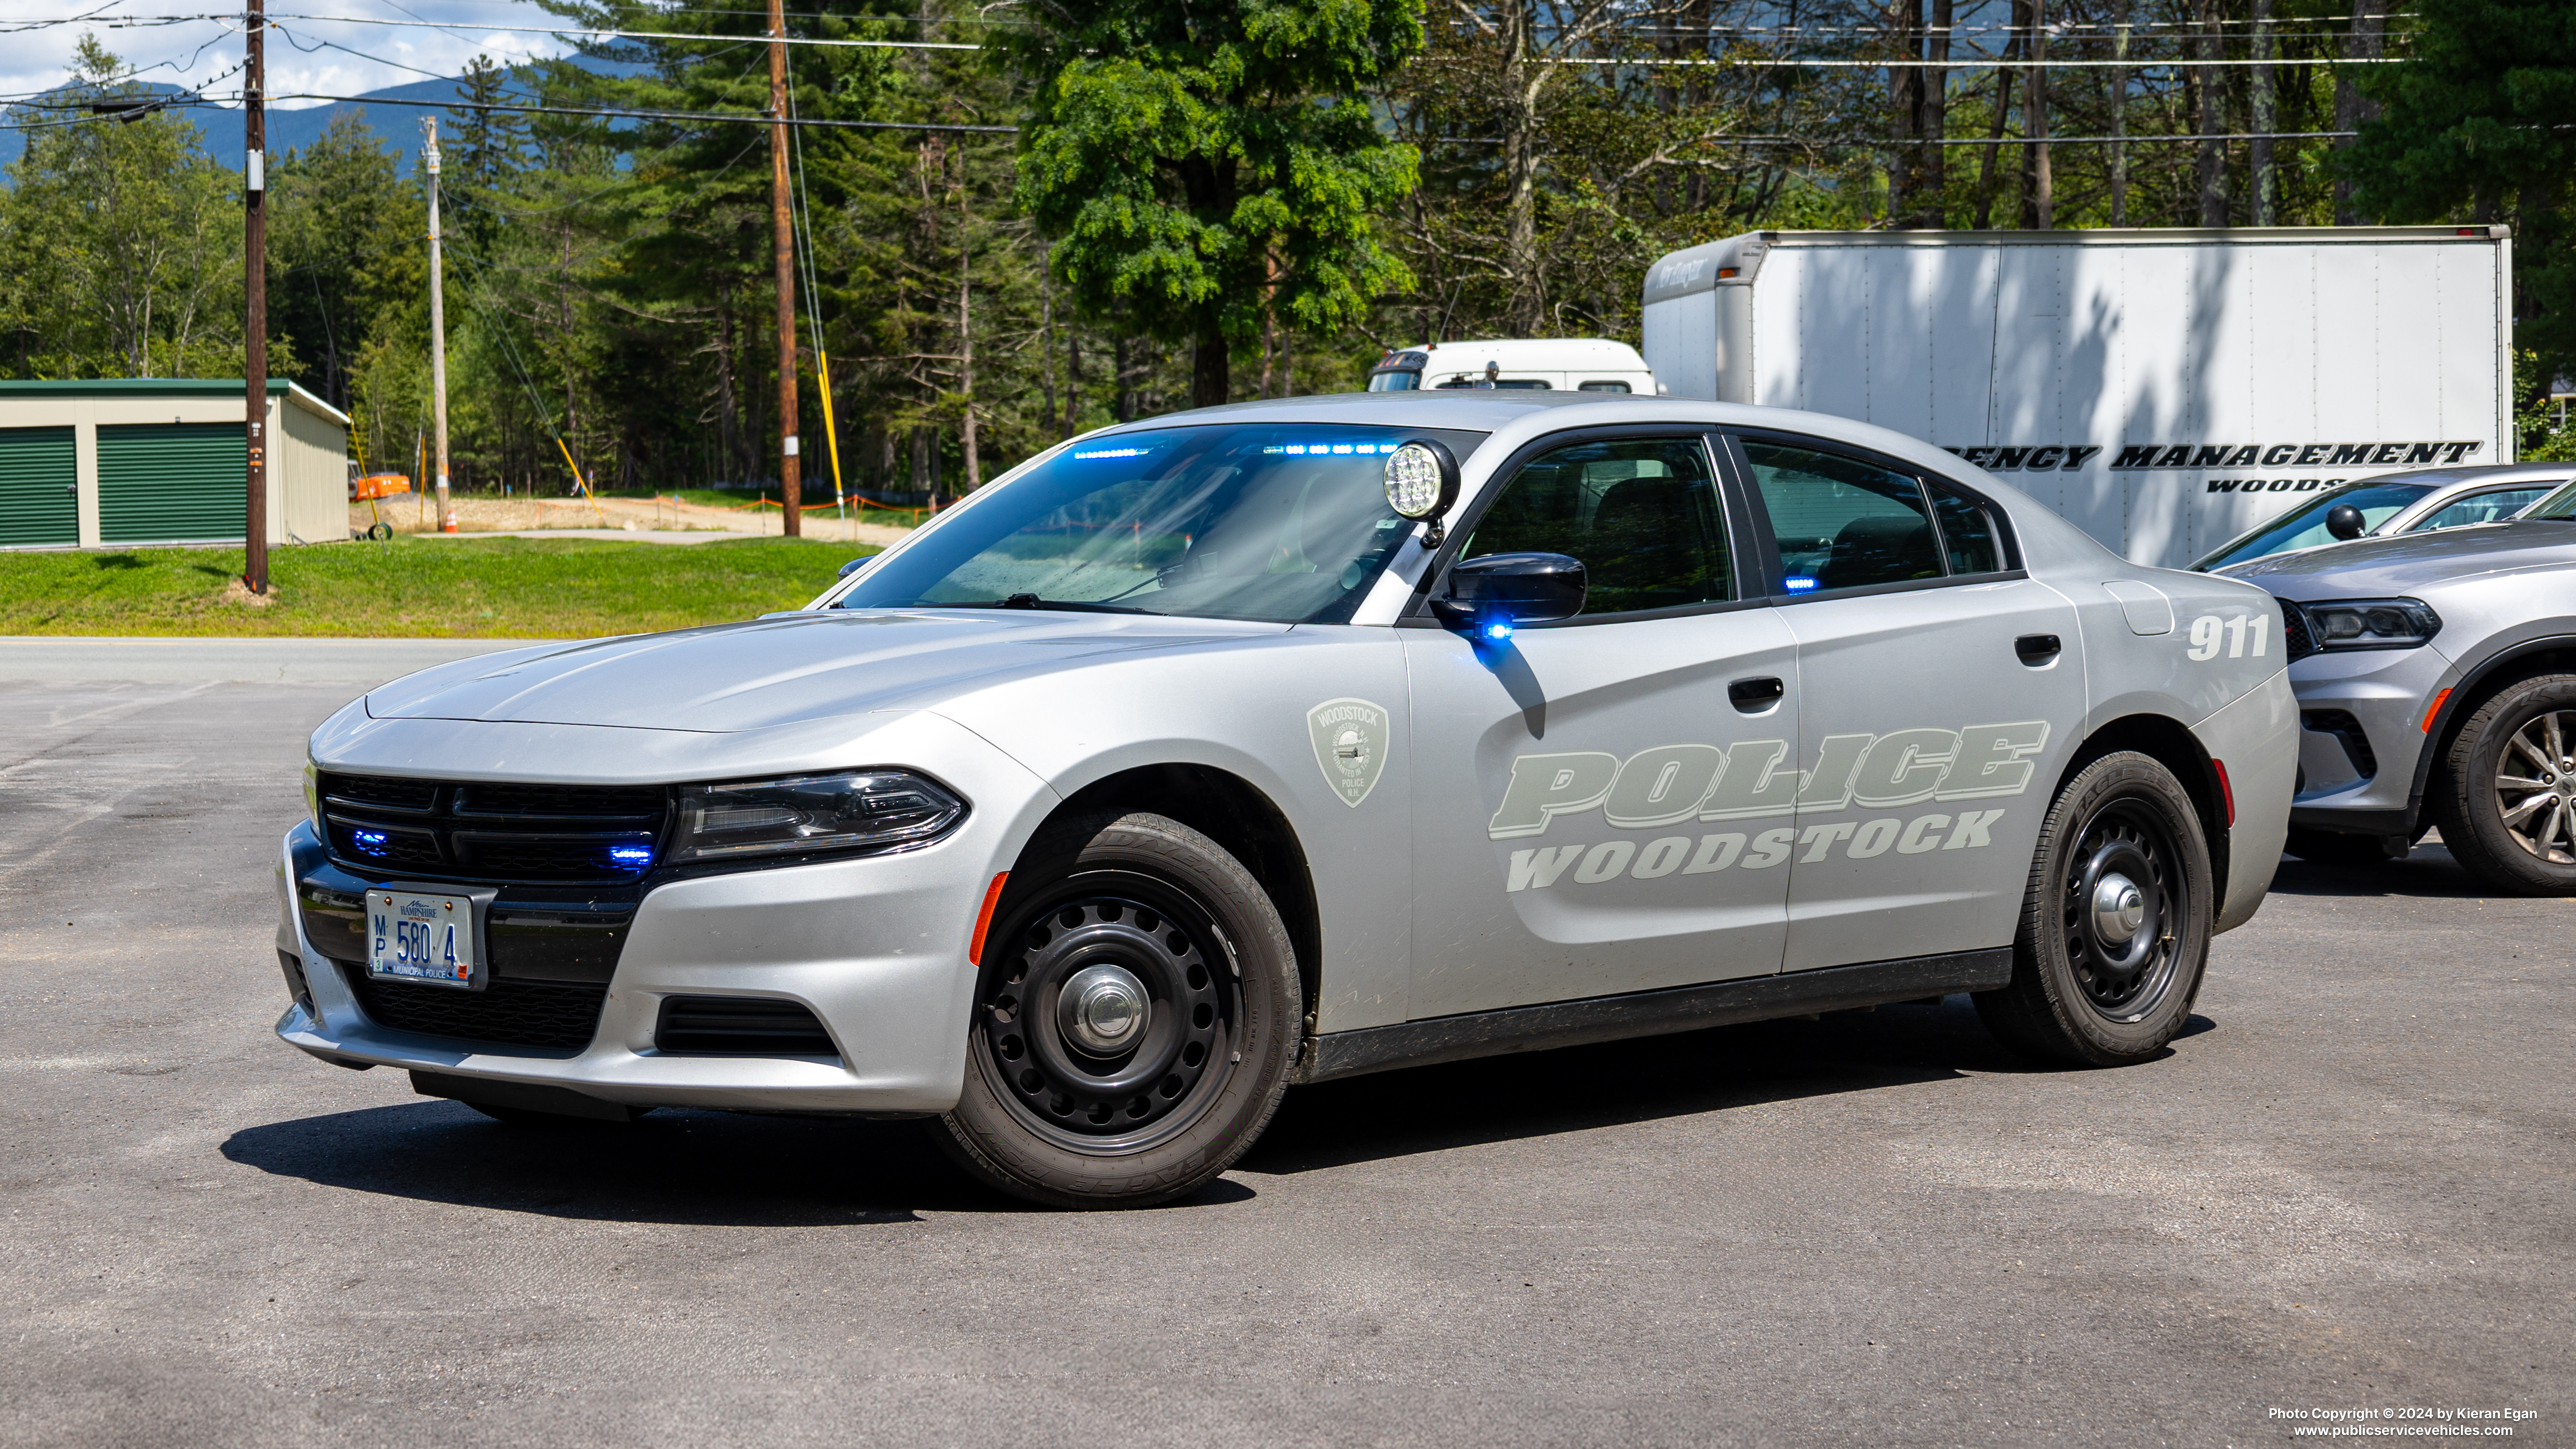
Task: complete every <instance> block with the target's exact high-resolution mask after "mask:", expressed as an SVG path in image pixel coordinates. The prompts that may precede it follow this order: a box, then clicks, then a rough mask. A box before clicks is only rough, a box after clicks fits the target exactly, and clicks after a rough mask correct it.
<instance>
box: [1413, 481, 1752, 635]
mask: <svg viewBox="0 0 2576 1449" xmlns="http://www.w3.org/2000/svg"><path fill="white" fill-rule="evenodd" d="M1522 552H1533V553H1562V554H1570V555H1572V556H1573V557H1575V558H1578V559H1581V560H1582V561H1583V567H1584V572H1585V574H1586V576H1587V577H1588V578H1589V580H1590V583H1591V593H1590V596H1589V597H1588V598H1587V599H1586V601H1585V603H1584V606H1583V612H1584V614H1585V616H1586V617H1589V616H1591V615H1594V614H1625V613H1633V612H1635V611H1637V610H1640V609H1669V608H1674V607H1677V606H1681V605H1686V604H1713V603H1723V602H1725V601H1727V600H1729V599H1732V598H1734V597H1735V570H1734V561H1733V559H1732V558H1731V557H1730V556H1729V554H1728V552H1727V547H1726V514H1725V508H1724V505H1723V504H1722V503H1720V502H1719V499H1718V494H1717V483H1716V479H1715V477H1714V475H1713V474H1712V473H1711V471H1710V469H1709V462H1708V450H1707V449H1706V448H1705V447H1704V446H1703V445H1702V444H1701V443H1700V440H1699V439H1697V438H1638V439H1629V440H1622V441H1619V442H1604V443H1576V444H1574V445H1572V446H1570V447H1564V448H1558V449H1556V450H1554V451H1552V452H1547V453H1541V454H1540V455H1539V456H1537V457H1535V458H1532V459H1531V460H1530V461H1529V462H1527V463H1524V464H1522V465H1521V469H1520V471H1519V472H1517V473H1515V474H1513V475H1512V479H1511V481H1510V482H1509V483H1507V484H1505V485H1503V493H1502V496H1501V497H1499V498H1497V499H1495V500H1494V506H1493V507H1492V508H1490V509H1488V510H1486V512H1485V516H1484V517H1483V518H1481V519H1479V520H1477V523H1476V530H1475V532H1474V533H1472V534H1470V535H1468V537H1467V538H1466V539H1465V541H1463V542H1462V543H1460V544H1459V546H1458V557H1460V558H1474V557H1475V556H1477V555H1478V554H1487V553H1522Z"/></svg>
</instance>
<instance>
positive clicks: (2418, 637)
mask: <svg viewBox="0 0 2576 1449" xmlns="http://www.w3.org/2000/svg"><path fill="white" fill-rule="evenodd" d="M2299 611H2300V612H2301V613H2303V614H2305V615H2307V617H2308V637H2309V638H2311V639H2313V640H2315V641H2316V645H2317V647H2318V648H2319V649H2415V648H2420V647H2422V646H2423V645H2425V644H2428V643H2431V642H2432V639H2433V636H2434V635H2436V634H2439V633H2440V632H2442V616H2441V615H2439V614H2436V613H2434V612H2433V606H2432V605H2430V604H2427V603H2425V602H2424V601H2423V600H2422V599H2327V600H2325V601H2323V602H2320V603H2313V604H2301V605H2299Z"/></svg>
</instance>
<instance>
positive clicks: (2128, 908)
mask: <svg viewBox="0 0 2576 1449" xmlns="http://www.w3.org/2000/svg"><path fill="white" fill-rule="evenodd" d="M2211 894H2212V893H2211V889H2210V868H2209V845H2208V842H2207V841H2206V840H2205V839H2203V838H2202V835H2201V827H2200V814H2199V811H2197V810H2196V809H2194V808H2193V806H2192V802H2191V797H2190V796H2189V795H2187V794H2185V793H2184V792H2183V788H2182V784H2181V782H2180V781H2178V780H2176V779H2175V778H2174V777H2173V772H2172V771H2170V770H2167V769H2166V768H2165V767H2164V766H2163V765H2161V764H2159V763H2157V762H2156V761H2155V760H2154V759H2152V758H2150V757H2148V756H2146V755H2142V754H2138V753H2136V752H2134V751H2129V750H2120V751H2116V752H2114V753H2111V754H2108V755H2104V756H2103V757H2102V758H2100V759H2098V760H2095V761H2094V762H2093V763H2091V764H2089V765H2087V766H2085V767H2084V769H2083V770H2082V771H2081V772H2079V773H2078V774H2077V775H2076V776H2075V778H2074V779H2072V780H2070V781H2068V782H2067V783H2066V787H2065V788H2064V789H2062V790H2060V791H2058V793H2057V799H2056V800H2055V801H2054V802H2053V803H2051V804H2050V806H2049V808H2048V817H2047V819H2046V820H2045V821H2044V822H2043V823H2042V824H2041V826H2040V831H2039V850H2038V853H2037V854H2036V855H2035V856H2034V857H2033V859H2032V861H2031V873H2030V885H2029V888H2028V890H2027V892H2026V893H2025V894H2024V896H2023V899H2022V915H2021V929H2020V931H2019V932H2018V933H2017V934H2016V935H2015V936H2014V938H2013V976H2012V981H2011V982H2010V983H2009V984H2007V985H2005V986H2002V987H1999V988H1997V989H1995V990H1993V991H1981V992H1978V993H1977V995H1976V1003H1977V1015H1978V1016H1979V1017H1981V1018H1982V1019H1983V1020H1984V1021H1985V1023H1986V1028H1987V1029H1988V1030H1989V1031H1992V1032H1993V1033H1994V1034H1995V1035H1996V1036H1997V1037H1998V1038H2000V1039H2001V1040H2002V1041H2003V1043H2004V1045H2006V1046H2008V1047H2011V1048H2012V1049H2013V1050H2015V1051H2017V1052H2020V1053H2021V1054H2022V1055H2024V1056H2029V1057H2036V1058H2039V1059H2041V1060H2043V1061H2055V1062H2064V1063H2067V1064H2069V1065H2074V1066H2097V1067H2110V1066H2123V1065H2126V1064H2128V1063H2130V1062H2136V1061H2143V1060H2145V1059H2146V1058H2148V1057H2150V1056H2153V1055H2154V1054H2155V1053H2157V1052H2158V1051H2161V1050H2163V1048H2164V1045H2165V1043H2167V1042H2169V1041H2171V1040H2173V1038H2174V1036H2175V1035H2176V1034H2177V1033H2179V1032H2180V1031H2181V1030H2182V1027H2183V1023H2184V1022H2185V1021H2186V1020H2188V1019H2189V1017H2190V1015H2191V1004H2192V1000H2193V998H2195V997H2196V996H2198V995H2199V994H2200V976H2201V969H2202V967H2203V966H2204V965H2206V964H2207V962H2208V959H2209V935H2210V931H2209V923H2210V903H2211Z"/></svg>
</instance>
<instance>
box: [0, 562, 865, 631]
mask: <svg viewBox="0 0 2576 1449" xmlns="http://www.w3.org/2000/svg"><path fill="white" fill-rule="evenodd" d="M875 551H876V550H874V549H872V548H869V547H866V546H865V545H852V544H846V543H824V542H820V541H815V540H808V539H785V538H743V539H729V540H726V541H724V542H722V543H697V544H686V545H671V544H653V543H613V542H609V541H607V540H603V539H578V538H575V539H538V538H491V539H417V538H395V539H393V540H392V541H390V542H387V543H330V544H310V545H304V546H301V547H295V548H279V549H272V550H271V551H270V552H269V555H268V558H269V580H270V602H268V603H266V604H258V603H250V602H244V601H242V600H241V599H240V597H239V594H238V591H237V590H229V589H228V586H230V585H231V583H232V581H233V580H234V579H235V578H237V577H238V576H239V575H240V574H241V570H242V551H241V550H240V549H237V548H229V549H227V548H138V549H130V550H125V551H121V552H115V551H92V552H77V553H0V634H157V635H269V636H300V637H308V638H310V637H322V636H333V635H337V636H356V637H368V638H422V639H463V638H485V639H528V638H584V637H590V636H595V635H600V634H635V633H643V632H647V631H651V630H656V629H679V628H686V627H688V626H690V625H693V624H715V623H722V622H725V621H728V620H734V619H748V618H750V617H752V616H753V615H755V614H761V613H766V612H769V611H771V610H775V609H793V608H796V607H798V606H799V605H802V604H803V603H805V602H806V601H807V600H808V599H811V598H813V597H814V596H815V595H816V594H819V593H821V592H822V591H823V589H824V586H826V585H828V584H829V583H831V582H832V579H833V576H834V572H835V571H836V570H837V569H839V568H840V566H841V565H842V564H843V563H846V562H848V561H849V560H850V559H851V558H853V557H855V556H857V555H860V554H867V553H874V552H875ZM228 592H230V593H231V594H232V597H227V594H228Z"/></svg>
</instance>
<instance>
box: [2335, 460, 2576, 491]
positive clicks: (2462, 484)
mask: <svg viewBox="0 0 2576 1449" xmlns="http://www.w3.org/2000/svg"><path fill="white" fill-rule="evenodd" d="M2569 478H2576V463H2482V464H2479V465H2477V466H2475V467H2469V468H2410V469H2408V470H2407V471H2405V472H2403V473H2372V474H2369V475H2367V476H2365V477H2360V478H2355V479H2353V480H2352V481H2353V483H2354V484H2355V485H2356V486H2358V487H2363V488H2368V487H2372V486H2374V485H2376V484H2381V483H2409V484H2415V485H2418V486H2422V487H2428V488H2440V489H2456V488H2468V487H2486V486H2493V485H2496V484H2505V483H2559V482H2564V481H2566V480H2567V479H2569Z"/></svg>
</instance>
